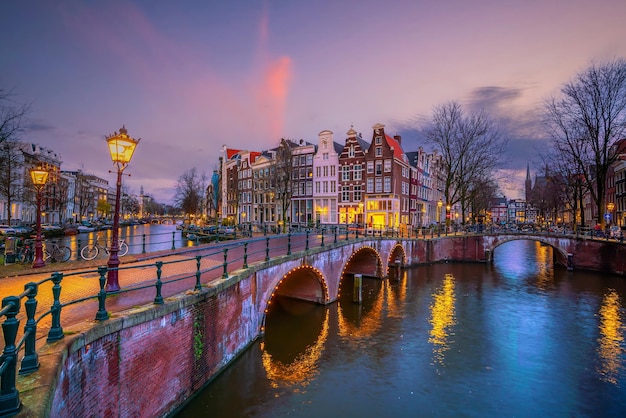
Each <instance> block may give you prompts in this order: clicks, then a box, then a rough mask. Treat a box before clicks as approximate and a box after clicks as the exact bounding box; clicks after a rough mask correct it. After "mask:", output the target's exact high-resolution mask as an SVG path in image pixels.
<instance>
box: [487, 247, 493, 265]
mask: <svg viewBox="0 0 626 418" xmlns="http://www.w3.org/2000/svg"><path fill="white" fill-rule="evenodd" d="M491 262H493V254H492V253H491V250H485V263H488V264H490V263H491Z"/></svg>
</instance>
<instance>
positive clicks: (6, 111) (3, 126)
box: [0, 88, 30, 224]
mask: <svg viewBox="0 0 626 418" xmlns="http://www.w3.org/2000/svg"><path fill="white" fill-rule="evenodd" d="M13 96H14V94H13V92H11V91H6V90H4V89H2V88H0V197H3V198H5V199H6V203H7V220H8V223H9V224H10V223H11V215H12V214H11V206H12V204H13V202H14V201H16V200H19V198H20V197H21V194H22V190H21V185H22V184H23V182H22V177H21V176H22V175H23V172H22V171H23V170H22V161H21V159H20V158H19V157H20V156H19V154H18V153H19V149H18V147H17V143H18V141H19V139H20V135H21V134H22V132H23V131H24V123H25V118H26V115H27V114H28V112H29V111H30V106H28V105H23V104H18V103H16V102H15V101H14V100H13Z"/></svg>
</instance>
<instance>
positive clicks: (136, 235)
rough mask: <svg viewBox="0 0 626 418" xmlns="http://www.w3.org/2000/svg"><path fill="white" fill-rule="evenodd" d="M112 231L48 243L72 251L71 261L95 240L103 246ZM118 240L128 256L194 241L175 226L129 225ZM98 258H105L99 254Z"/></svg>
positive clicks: (186, 244)
mask: <svg viewBox="0 0 626 418" xmlns="http://www.w3.org/2000/svg"><path fill="white" fill-rule="evenodd" d="M111 234H112V231H111V230H110V229H108V230H103V231H94V232H83V233H80V234H76V235H71V236H65V237H59V238H51V239H50V241H59V242H60V243H62V244H63V245H66V246H68V247H69V248H70V249H71V250H72V257H71V260H79V259H80V250H81V249H82V248H83V247H84V246H86V245H88V244H89V245H91V244H93V242H94V241H95V240H97V241H98V242H99V243H100V244H102V245H104V244H105V243H108V242H109V241H110V240H111ZM119 238H120V239H124V240H126V244H128V253H129V254H141V253H143V252H154V251H163V250H170V249H172V247H174V248H182V247H187V246H193V245H194V241H190V240H188V239H186V238H184V237H183V236H182V234H181V231H180V230H177V229H176V226H175V225H160V224H159V225H156V224H155V225H150V224H141V225H129V226H122V227H120V230H119ZM99 257H106V255H105V254H101V255H100V256H99Z"/></svg>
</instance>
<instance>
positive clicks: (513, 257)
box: [493, 240, 555, 289]
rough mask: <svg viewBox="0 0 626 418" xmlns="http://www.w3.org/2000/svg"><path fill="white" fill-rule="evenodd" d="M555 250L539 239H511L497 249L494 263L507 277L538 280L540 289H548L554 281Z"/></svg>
mask: <svg viewBox="0 0 626 418" xmlns="http://www.w3.org/2000/svg"><path fill="white" fill-rule="evenodd" d="M554 252H555V250H554V249H553V248H552V247H551V246H549V245H547V244H544V243H541V242H539V241H530V240H515V241H509V242H506V243H504V244H502V245H500V246H498V247H497V248H496V249H495V251H494V256H493V264H494V268H495V269H496V271H497V272H498V273H499V274H500V275H501V276H502V277H504V278H505V279H512V280H516V281H519V280H520V279H521V280H527V279H528V280H536V284H537V286H538V287H539V288H540V289H546V288H547V287H549V286H550V285H551V284H552V283H553V281H554V266H555V263H554Z"/></svg>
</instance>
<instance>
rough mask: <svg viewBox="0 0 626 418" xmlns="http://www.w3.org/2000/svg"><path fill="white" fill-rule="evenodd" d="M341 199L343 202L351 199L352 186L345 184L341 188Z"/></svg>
mask: <svg viewBox="0 0 626 418" xmlns="http://www.w3.org/2000/svg"><path fill="white" fill-rule="evenodd" d="M341 201H342V202H349V201H350V186H343V187H342V188H341Z"/></svg>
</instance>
